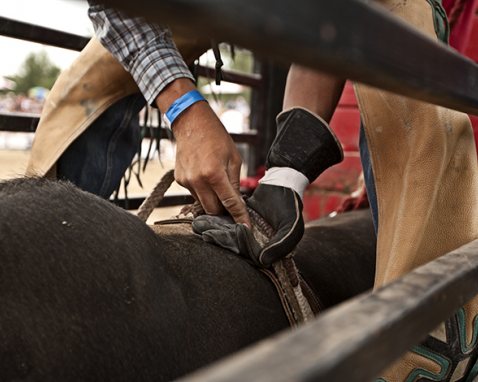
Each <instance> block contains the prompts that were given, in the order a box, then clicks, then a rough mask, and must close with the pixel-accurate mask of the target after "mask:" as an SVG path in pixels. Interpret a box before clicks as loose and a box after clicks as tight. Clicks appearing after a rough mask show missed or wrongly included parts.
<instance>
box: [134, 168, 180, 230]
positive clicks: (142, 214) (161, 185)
mask: <svg viewBox="0 0 478 382" xmlns="http://www.w3.org/2000/svg"><path fill="white" fill-rule="evenodd" d="M173 182H174V170H169V171H168V172H166V174H164V175H163V176H162V178H161V179H160V181H159V182H158V184H157V185H156V187H154V189H153V191H152V192H151V194H149V196H148V197H147V198H146V199H145V200H144V201H143V203H141V205H140V206H139V209H138V213H137V216H138V217H139V218H140V219H141V220H142V221H143V222H145V223H146V220H148V218H149V216H150V215H151V213H152V212H153V210H154V209H155V208H156V207H158V206H159V203H161V200H163V198H164V194H165V193H166V191H168V189H169V187H170V186H171V184H173Z"/></svg>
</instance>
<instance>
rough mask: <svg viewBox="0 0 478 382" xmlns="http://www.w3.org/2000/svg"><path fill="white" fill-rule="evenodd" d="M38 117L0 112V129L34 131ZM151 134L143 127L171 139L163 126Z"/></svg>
mask: <svg viewBox="0 0 478 382" xmlns="http://www.w3.org/2000/svg"><path fill="white" fill-rule="evenodd" d="M39 121H40V117H39V116H38V115H36V114H26V113H0V131H12V132H27V133H33V132H35V130H36V128H37V126H38V122H39ZM152 131H153V134H152V135H151V133H150V130H149V129H145V132H144V134H145V136H144V137H145V138H151V137H155V138H156V136H157V134H158V132H160V134H161V139H171V136H172V133H171V131H168V130H167V129H165V128H161V130H159V129H158V128H157V127H153V129H152ZM231 137H232V139H233V141H234V142H237V143H248V144H250V145H254V144H255V143H256V142H257V134H256V133H255V132H251V133H243V134H231Z"/></svg>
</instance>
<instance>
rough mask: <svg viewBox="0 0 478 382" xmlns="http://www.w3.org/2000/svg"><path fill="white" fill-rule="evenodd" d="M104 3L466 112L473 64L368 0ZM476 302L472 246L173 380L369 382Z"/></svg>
mask: <svg viewBox="0 0 478 382" xmlns="http://www.w3.org/2000/svg"><path fill="white" fill-rule="evenodd" d="M105 1H106V2H107V3H109V4H110V5H113V6H117V7H119V8H122V9H124V10H125V11H127V12H128V11H130V12H135V13H136V14H138V13H141V12H142V13H143V14H147V15H148V16H149V17H150V18H151V19H154V18H155V17H157V18H158V19H159V15H160V17H161V20H162V21H163V22H164V21H166V22H168V23H169V24H170V25H175V24H178V25H179V24H180V25H181V27H182V28H183V29H184V28H189V30H190V32H191V33H194V32H195V31H197V30H200V31H201V33H204V34H205V35H208V36H210V37H212V38H215V39H216V40H218V39H224V40H227V41H229V42H231V43H237V44H239V45H240V46H243V47H245V48H248V49H251V50H252V51H254V52H258V53H260V54H262V55H267V56H270V57H273V58H275V59H278V60H291V59H293V60H294V62H297V63H301V64H304V65H307V66H310V67H314V68H316V69H320V70H323V71H327V72H329V73H332V74H335V75H338V76H340V77H343V78H349V79H352V80H356V81H359V82H363V83H366V84H370V85H373V86H376V87H379V88H382V89H385V90H388V91H392V92H395V93H398V94H402V95H406V96H409V97H412V98H416V99H419V100H423V101H427V102H431V103H435V104H438V105H442V106H445V107H450V108H454V109H457V110H461V111H464V112H468V113H475V114H476V113H477V112H478V91H477V90H478V66H477V65H476V64H475V63H474V62H472V61H471V60H469V59H467V58H465V57H463V56H460V55H459V54H458V53H457V52H455V51H453V50H452V49H450V48H448V47H446V46H445V45H444V44H441V43H438V42H436V41H434V40H432V39H430V38H428V37H426V36H425V35H423V34H422V33H420V32H418V31H416V30H415V29H413V28H412V27H410V26H408V25H407V24H405V23H404V22H402V21H400V20H398V19H397V18H395V17H393V16H391V15H390V14H388V13H386V12H385V11H384V10H382V9H380V8H379V7H377V6H375V5H374V4H372V3H370V2H365V1H361V0H334V1H330V0H314V1H307V0H303V1H301V2H300V4H297V3H294V5H293V6H290V2H277V1H271V0H229V1H223V0H200V1H197V0H181V1H179V0H164V1H160V2H158V1H153V0H137V1H135V2H134V4H132V3H131V2H129V1H127V0H105ZM204 20H207V22H204ZM238 25H240V28H238V27H237V26H238ZM378 31H380V33H379V36H380V38H377V32H378ZM395 47H400V49H395ZM476 294H478V241H474V242H471V243H469V244H467V245H465V246H463V247H461V248H459V249H457V250H455V251H452V252H451V253H448V254H447V255H445V256H443V257H441V258H439V259H437V260H435V261H433V262H431V263H429V264H427V265H424V266H422V267H420V268H418V269H416V270H415V271H413V272H411V273H409V274H408V275H406V276H405V277H403V278H401V279H400V280H398V281H396V282H394V283H392V284H390V285H388V286H385V287H383V288H382V289H380V290H378V291H375V292H370V293H367V294H365V295H362V296H359V297H357V298H356V299H353V300H351V301H349V302H347V303H345V304H343V305H340V306H338V307H336V308H334V309H332V310H330V311H328V312H326V313H324V314H323V315H321V316H319V317H318V318H317V319H315V320H314V321H313V322H311V323H308V324H306V325H304V326H303V327H301V328H299V329H298V330H295V331H286V332H283V333H281V334H279V335H277V336H275V337H273V338H271V339H267V340H265V341H263V342H261V343H259V344H257V345H255V346H252V347H250V348H247V349H245V350H244V351H242V352H240V353H239V354H236V355H234V356H232V357H228V358H227V359H226V360H224V361H220V362H219V363H217V364H215V365H212V366H210V367H208V368H206V369H204V370H202V371H199V372H196V373H195V374H193V375H191V376H189V377H185V378H184V379H183V380H184V381H208V382H213V381H275V382H277V381H284V382H285V381H327V382H330V381H347V382H354V381H357V382H358V381H367V380H371V379H372V378H374V377H376V376H377V374H378V373H379V372H380V371H381V370H383V369H384V368H385V367H386V366H388V365H390V364H391V363H392V362H393V361H394V360H396V359H397V358H398V357H399V356H400V355H401V354H403V353H404V352H405V351H406V350H407V349H409V348H410V347H411V346H412V345H415V344H417V343H418V342H419V341H420V340H421V339H423V338H424V337H425V336H426V335H427V334H428V333H429V332H430V331H431V330H432V329H434V328H435V327H436V326H437V325H438V324H439V323H440V322H442V321H443V320H445V319H447V318H448V317H449V316H451V315H452V314H453V313H454V311H455V310H456V309H457V308H459V307H460V306H462V305H463V304H464V303H465V302H467V301H468V300H469V299H471V298H472V297H473V296H475V295H476ZM339 333H340V334H339Z"/></svg>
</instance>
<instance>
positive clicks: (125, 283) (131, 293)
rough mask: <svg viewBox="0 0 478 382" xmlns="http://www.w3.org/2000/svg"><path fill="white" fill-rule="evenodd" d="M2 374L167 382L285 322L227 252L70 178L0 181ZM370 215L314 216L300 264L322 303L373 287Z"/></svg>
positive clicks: (262, 282) (260, 284)
mask: <svg viewBox="0 0 478 382" xmlns="http://www.w3.org/2000/svg"><path fill="white" fill-rule="evenodd" d="M0 204H1V207H0V216H1V220H0V380H1V381H10V380H15V381H18V380H28V381H37V380H38V381H45V380H48V381H51V380H58V381H76V380H89V381H93V380H102V381H106V380H108V381H110V380H111V381H140V380H151V381H163V380H170V379H173V378H175V377H178V376H180V375H183V374H185V373H188V372H190V371H192V370H194V369H196V368H198V367H200V366H203V365H205V364H207V363H210V362H211V361H213V360H216V359H218V358H220V357H223V356H225V355H226V354H229V353H232V352H235V351H237V350H238V349H240V348H242V347H244V346H246V345H248V344H251V343H253V342H255V341H257V340H259V339H261V338H264V337H266V336H269V335H271V334H273V333H275V332H277V331H279V330H281V329H286V328H287V325H288V323H287V319H286V317H285V315H284V313H283V311H282V307H281V305H280V302H279V299H278V297H277V295H276V292H275V289H274V287H273V286H272V284H271V282H270V281H269V280H268V279H266V278H265V277H264V276H263V275H262V274H261V273H260V272H258V271H257V270H256V269H254V268H253V267H251V266H250V265H249V264H248V263H246V262H245V261H243V260H242V259H240V258H238V257H236V256H235V255H233V254H231V253H229V252H227V251H225V250H222V249H220V248H217V247H215V246H212V245H209V244H206V243H204V242H203V241H202V240H201V239H200V238H198V237H196V236H194V235H192V234H185V233H184V232H179V230H178V232H175V228H174V227H170V228H168V230H169V231H168V233H165V234H163V235H161V236H157V235H155V234H154V233H153V232H152V231H151V230H150V228H148V227H147V226H146V225H145V224H143V223H142V222H141V221H140V220H139V219H137V218H136V217H135V216H133V215H131V214H130V213H128V212H125V211H123V210H121V209H119V208H117V207H115V206H113V205H112V204H110V203H109V202H106V201H103V200H101V199H99V198H97V197H95V196H93V195H90V194H87V193H84V192H82V191H79V190H78V189H76V188H74V187H73V186H71V185H70V184H67V183H59V182H51V181H47V180H43V179H26V180H14V181H9V182H6V183H3V184H1V185H0ZM374 247H375V240H374V238H373V228H372V225H371V221H370V217H369V214H368V211H365V212H359V213H349V214H344V215H342V216H339V217H336V218H333V219H325V220H322V221H319V222H317V223H315V224H313V225H311V226H310V227H309V228H308V229H307V230H306V235H305V238H304V240H303V241H302V243H301V244H300V246H299V248H298V250H297V257H296V258H297V263H298V265H299V267H300V269H301V271H302V273H303V274H304V276H305V278H306V279H307V281H309V283H310V284H311V286H312V287H313V288H314V289H315V290H316V292H317V295H318V296H319V298H320V300H321V302H322V304H324V306H331V305H333V304H336V303H338V302H340V301H342V300H344V299H346V298H349V297H350V296H352V295H354V294H356V293H359V292H361V291H363V290H365V289H368V288H370V287H371V286H372V282H373V272H374V271H373V267H374Z"/></svg>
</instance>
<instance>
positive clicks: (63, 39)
mask: <svg viewBox="0 0 478 382" xmlns="http://www.w3.org/2000/svg"><path fill="white" fill-rule="evenodd" d="M0 35H3V36H6V37H11V38H15V39H21V40H25V41H30V42H35V43H41V44H45V45H50V46H55V47H59V48H64V49H69V50H74V51H81V50H82V49H83V48H84V47H85V46H86V44H87V43H88V41H89V38H88V37H84V36H78V35H75V34H71V33H66V32H63V31H59V30H55V29H50V28H46V27H43V26H38V25H32V24H30V23H26V22H22V21H18V20H13V19H9V18H6V17H2V16H0ZM264 67H266V66H264ZM196 72H197V74H198V75H199V76H201V77H206V78H211V79H213V78H215V69H214V68H210V67H206V66H197V68H196ZM222 77H223V80H224V81H228V82H233V83H237V84H240V85H244V86H247V87H251V88H252V89H253V97H254V99H255V100H259V101H260V102H265V100H266V99H267V95H266V94H265V93H266V92H267V88H266V85H267V83H266V81H265V80H264V76H263V75H261V74H248V73H242V72H241V73H238V72H232V71H228V70H223V71H222ZM260 102H259V103H260ZM263 109H264V108H263V107H262V106H261V105H257V102H256V104H255V105H254V107H253V108H252V110H251V121H252V122H251V130H252V131H251V132H248V133H231V134H230V135H231V137H232V139H233V140H234V141H235V142H236V143H245V144H247V145H249V148H250V149H251V150H252V155H251V159H250V160H249V161H248V162H249V163H248V165H249V168H250V171H251V172H253V171H254V170H255V168H257V166H258V164H259V163H262V161H263V159H264V158H265V154H264V153H255V152H254V151H264V149H263V147H262V146H263V145H264V144H265V145H266V146H267V145H268V144H270V141H271V139H270V138H269V139H268V142H265V143H263V137H262V136H261V133H262V132H263V131H264V128H263V127H262V126H263V125H264V118H262V117H259V118H257V117H255V116H254V114H257V113H259V112H261V113H262V111H263ZM262 114H264V113H262ZM39 117H40V116H39V115H35V114H28V113H17V112H14V113H10V112H3V113H0V131H9V132H31V133H34V132H35V131H36V128H37V125H38V123H39ZM269 126H270V128H272V125H270V124H269ZM143 133H144V134H143V135H144V137H145V138H159V139H171V134H170V133H169V134H168V133H167V132H166V130H165V129H164V128H162V127H159V128H158V127H153V128H148V129H144V132H143ZM268 135H271V134H268ZM143 200H144V198H128V200H127V201H126V200H124V199H118V200H115V203H116V204H118V205H120V206H122V207H128V208H129V209H135V208H137V207H138V206H139V205H140V204H141V202H142V201H143ZM190 201H191V198H190V197H189V196H186V195H183V196H166V197H165V199H164V201H163V202H162V203H161V206H174V205H180V204H185V203H188V202H190Z"/></svg>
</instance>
